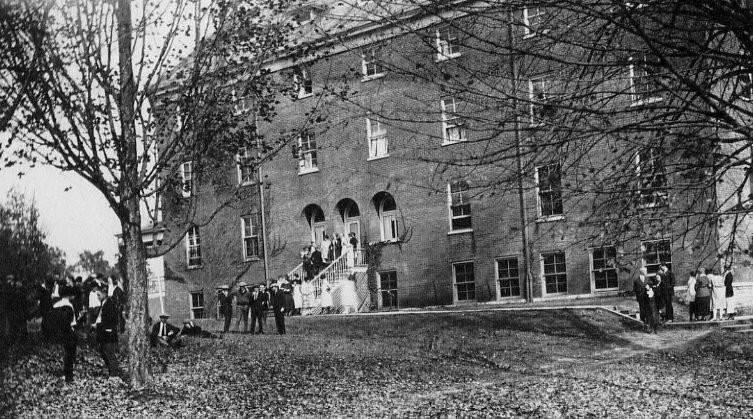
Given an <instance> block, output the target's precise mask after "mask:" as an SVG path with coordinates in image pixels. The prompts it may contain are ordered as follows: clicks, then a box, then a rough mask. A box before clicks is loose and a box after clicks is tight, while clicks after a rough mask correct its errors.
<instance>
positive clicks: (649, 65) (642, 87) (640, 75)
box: [629, 55, 662, 105]
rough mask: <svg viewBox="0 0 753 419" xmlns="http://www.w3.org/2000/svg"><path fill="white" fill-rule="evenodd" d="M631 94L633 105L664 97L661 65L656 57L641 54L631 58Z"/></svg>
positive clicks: (651, 101)
mask: <svg viewBox="0 0 753 419" xmlns="http://www.w3.org/2000/svg"><path fill="white" fill-rule="evenodd" d="M629 70H630V95H631V99H632V102H633V105H641V104H647V103H653V102H657V101H659V100H661V99H662V96H661V91H662V85H661V81H660V80H661V75H662V71H661V66H660V65H659V60H658V59H657V58H656V57H652V56H650V55H641V56H640V57H631V58H630V69H629Z"/></svg>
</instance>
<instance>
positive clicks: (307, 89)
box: [293, 67, 314, 99]
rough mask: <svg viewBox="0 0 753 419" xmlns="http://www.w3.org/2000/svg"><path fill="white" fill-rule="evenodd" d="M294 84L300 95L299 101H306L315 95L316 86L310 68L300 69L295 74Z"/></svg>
mask: <svg viewBox="0 0 753 419" xmlns="http://www.w3.org/2000/svg"><path fill="white" fill-rule="evenodd" d="M293 84H294V85H295V88H296V91H297V93H298V99H305V98H307V97H311V96H313V95H314V84H313V81H312V80H311V73H310V72H309V70H308V68H305V67H299V68H298V69H296V72H295V74H293Z"/></svg>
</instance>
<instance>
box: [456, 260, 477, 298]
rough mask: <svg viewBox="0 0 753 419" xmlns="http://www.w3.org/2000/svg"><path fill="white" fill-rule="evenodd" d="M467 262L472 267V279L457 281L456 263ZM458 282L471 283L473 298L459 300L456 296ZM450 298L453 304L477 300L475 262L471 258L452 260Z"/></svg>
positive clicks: (463, 263)
mask: <svg viewBox="0 0 753 419" xmlns="http://www.w3.org/2000/svg"><path fill="white" fill-rule="evenodd" d="M469 263H470V264H471V266H472V268H473V281H465V282H458V275H457V265H466V264H469ZM460 284H473V299H464V300H460V298H459V297H458V285H460ZM466 293H467V292H466ZM452 298H453V301H454V302H455V304H458V303H470V302H476V301H478V297H477V296H476V263H475V262H474V261H473V260H465V261H458V262H452Z"/></svg>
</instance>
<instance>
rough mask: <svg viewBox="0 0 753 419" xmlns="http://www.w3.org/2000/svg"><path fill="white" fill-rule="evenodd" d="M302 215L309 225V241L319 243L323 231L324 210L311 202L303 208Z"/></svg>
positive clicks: (322, 236)
mask: <svg viewBox="0 0 753 419" xmlns="http://www.w3.org/2000/svg"><path fill="white" fill-rule="evenodd" d="M303 215H304V216H305V217H306V221H308V223H309V226H310V227H311V241H313V242H314V243H316V244H318V243H320V242H321V241H322V239H323V238H324V233H325V219H324V211H322V208H321V207H319V206H318V205H315V204H311V205H307V206H306V208H304V209H303Z"/></svg>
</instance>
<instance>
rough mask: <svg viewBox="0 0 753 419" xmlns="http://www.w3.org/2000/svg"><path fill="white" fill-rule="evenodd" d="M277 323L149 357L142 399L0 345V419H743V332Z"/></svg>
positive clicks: (538, 322)
mask: <svg viewBox="0 0 753 419" xmlns="http://www.w3.org/2000/svg"><path fill="white" fill-rule="evenodd" d="M287 320H288V321H287V323H288V327H287V328H288V334H287V335H284V336H276V335H269V334H268V335H264V336H252V335H245V334H243V335H242V334H229V335H226V336H225V338H224V339H222V340H208V339H194V340H190V341H189V342H188V345H187V347H185V348H183V349H181V350H180V351H177V352H165V353H159V354H154V357H155V359H154V361H155V363H154V370H155V387H154V388H153V389H149V390H145V391H131V390H129V389H128V387H127V386H126V385H125V384H124V383H123V382H121V381H119V380H108V379H107V378H106V377H105V374H104V367H103V365H102V362H101V360H100V358H99V355H98V354H97V353H96V351H94V350H93V349H91V348H88V347H86V346H85V345H82V346H81V347H80V350H79V355H78V358H79V361H80V362H79V363H78V364H77V365H76V368H75V370H76V371H75V373H76V382H75V383H74V384H72V385H67V384H65V383H64V381H63V377H62V376H61V370H62V361H61V355H62V349H61V348H59V347H52V348H47V347H43V345H41V344H40V343H39V342H38V341H37V340H36V339H32V340H31V342H29V343H27V344H16V345H12V346H5V347H4V352H3V353H2V360H1V361H0V362H1V363H0V374H2V375H1V376H0V377H1V380H2V382H1V383H0V384H1V385H2V387H1V388H0V417H20V418H39V417H104V418H108V419H110V418H119V417H125V418H130V417H139V418H140V417H190V418H196V417H327V418H329V417H599V418H601V417H720V418H721V417H724V418H727V417H753V398H751V397H748V393H749V391H750V377H753V362H752V360H753V344H751V341H750V338H749V337H746V336H744V335H738V334H733V333H729V332H724V331H714V332H711V333H708V332H704V331H683V330H661V331H660V333H659V335H647V334H644V333H643V332H642V331H641V330H639V329H636V328H635V326H634V325H633V324H631V323H623V321H622V320H621V319H619V318H617V317H616V316H612V315H609V314H607V313H604V312H602V311H597V310H566V309H563V310H548V311H524V312H467V313H462V312H457V313H429V314H407V315H398V316H321V317H307V318H288V319H287ZM267 330H268V333H269V332H270V331H272V330H273V321H272V320H271V319H270V321H269V323H268V329H267ZM650 348H654V349H650ZM656 348H659V349H656ZM157 358H159V360H158V359H157ZM163 365H164V367H163Z"/></svg>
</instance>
